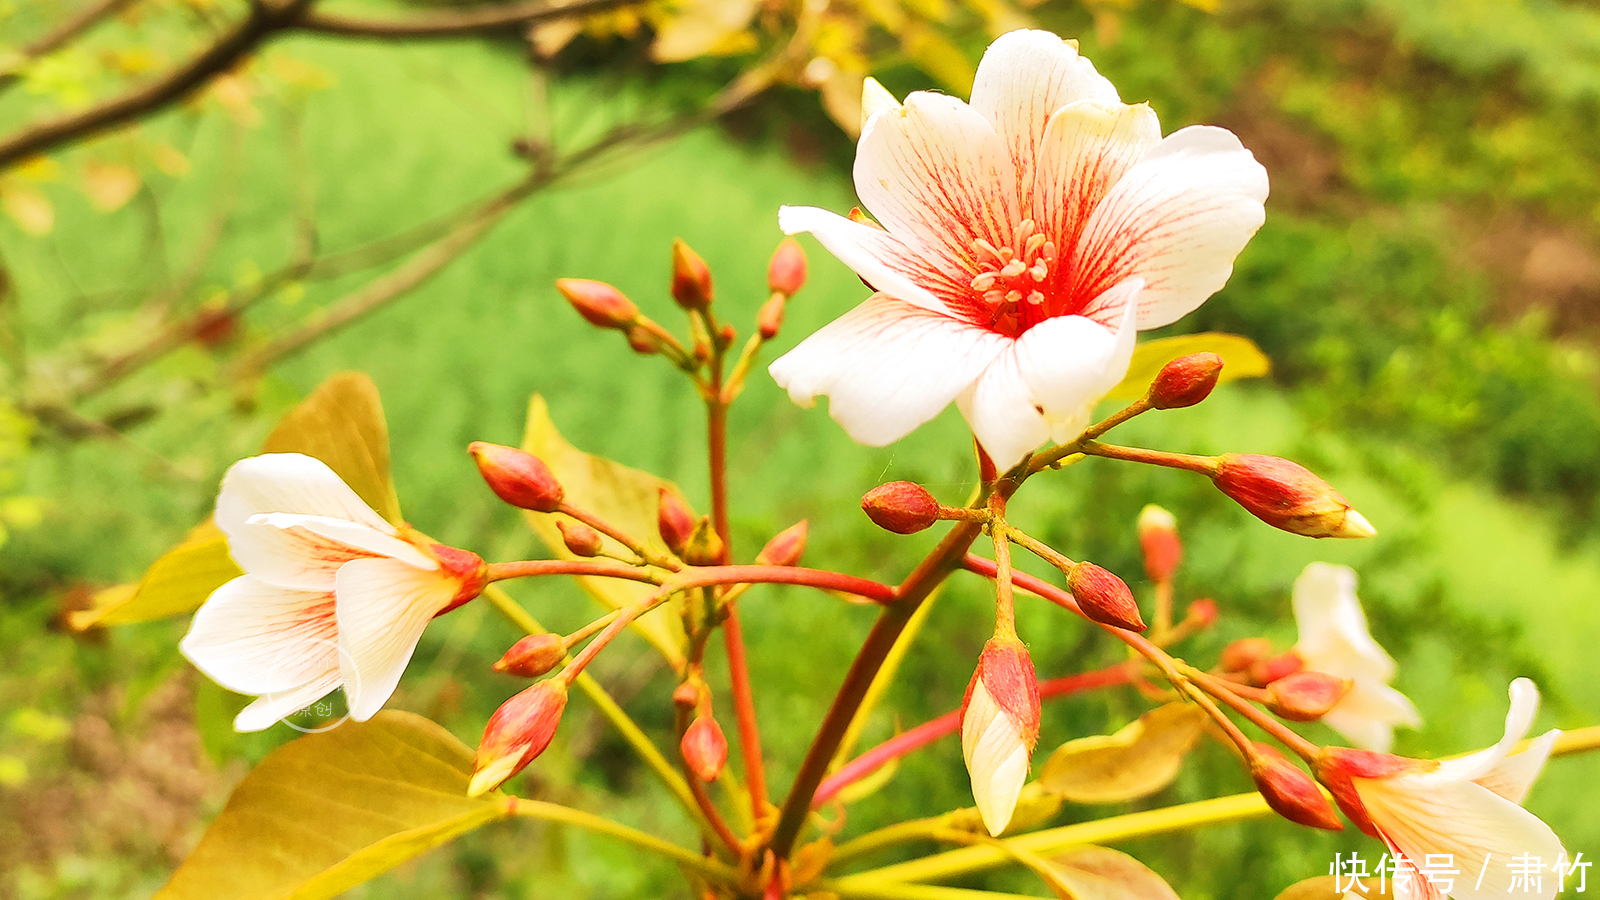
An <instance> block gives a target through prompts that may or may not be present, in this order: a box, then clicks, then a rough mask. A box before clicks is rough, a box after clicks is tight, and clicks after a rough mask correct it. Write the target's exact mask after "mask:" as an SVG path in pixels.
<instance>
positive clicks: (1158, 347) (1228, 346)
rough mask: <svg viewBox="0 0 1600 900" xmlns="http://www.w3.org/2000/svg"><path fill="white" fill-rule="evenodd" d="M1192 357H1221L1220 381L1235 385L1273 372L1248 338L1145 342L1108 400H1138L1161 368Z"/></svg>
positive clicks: (1206, 334)
mask: <svg viewBox="0 0 1600 900" xmlns="http://www.w3.org/2000/svg"><path fill="white" fill-rule="evenodd" d="M1191 353H1215V354H1217V355H1218V356H1220V357H1222V363H1223V365H1222V374H1221V375H1220V376H1219V377H1218V378H1217V382H1218V383H1219V384H1220V383H1222V382H1224V381H1236V380H1238V379H1240V378H1260V377H1262V376H1264V375H1266V374H1268V373H1270V372H1271V371H1272V361H1271V360H1269V359H1267V355H1266V354H1265V353H1262V352H1261V348H1260V347H1257V346H1256V345H1255V342H1254V341H1252V340H1250V339H1249V338H1247V337H1242V336H1240V335H1237V334H1227V333H1225V332H1221V331H1203V332H1201V333H1199V334H1183V335H1179V336H1177V337H1169V338H1158V339H1156V340H1153V341H1145V342H1144V343H1142V344H1140V345H1139V346H1137V347H1135V348H1133V362H1131V363H1129V364H1128V374H1127V376H1125V377H1124V378H1123V379H1122V383H1121V384H1119V385H1117V386H1116V387H1114V388H1112V389H1111V393H1109V394H1107V395H1106V399H1107V400H1137V399H1139V398H1140V397H1143V396H1144V392H1145V389H1146V388H1148V387H1150V382H1151V380H1153V379H1154V378H1155V377H1156V373H1158V372H1160V371H1161V367H1162V366H1164V365H1166V364H1167V363H1169V362H1172V361H1173V360H1175V359H1177V358H1178V357H1180V356H1188V355H1189V354H1191Z"/></svg>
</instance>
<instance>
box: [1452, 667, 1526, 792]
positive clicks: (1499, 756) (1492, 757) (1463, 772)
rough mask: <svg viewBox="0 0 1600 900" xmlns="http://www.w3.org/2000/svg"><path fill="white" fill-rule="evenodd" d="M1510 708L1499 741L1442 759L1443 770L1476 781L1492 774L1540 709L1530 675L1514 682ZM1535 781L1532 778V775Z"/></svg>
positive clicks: (1521, 736) (1521, 737) (1511, 689)
mask: <svg viewBox="0 0 1600 900" xmlns="http://www.w3.org/2000/svg"><path fill="white" fill-rule="evenodd" d="M1509 693H1510V695H1511V708H1510V709H1509V710H1507V711H1506V731H1505V734H1504V735H1503V736H1501V738H1500V742H1499V743H1497V744H1495V745H1494V746H1493V747H1490V748H1488V749H1487V750H1480V751H1478V752H1477V753H1474V754H1472V755H1470V756H1463V757H1460V758H1459V759H1452V760H1447V761H1445V762H1443V763H1440V766H1439V768H1440V771H1441V772H1445V773H1447V774H1449V775H1451V776H1452V777H1456V778H1461V779H1466V780H1472V781H1475V780H1477V779H1479V778H1484V777H1486V776H1489V775H1490V773H1492V772H1494V771H1495V769H1496V768H1497V767H1499V766H1500V765H1501V763H1502V761H1503V760H1505V758H1506V757H1507V756H1508V755H1509V754H1510V753H1511V751H1512V750H1513V749H1515V748H1516V746H1517V744H1518V743H1520V742H1521V741H1522V739H1523V738H1524V737H1526V736H1527V734H1528V730H1529V729H1531V728H1532V727H1533V717H1534V716H1535V715H1537V714H1538V712H1539V689H1538V688H1537V687H1536V686H1534V683H1533V682H1532V681H1531V680H1529V679H1527V678H1518V679H1516V680H1514V681H1512V682H1511V687H1510V689H1509ZM1535 774H1537V772H1535ZM1529 783H1530V784H1531V783H1532V779H1531V778H1530V779H1529Z"/></svg>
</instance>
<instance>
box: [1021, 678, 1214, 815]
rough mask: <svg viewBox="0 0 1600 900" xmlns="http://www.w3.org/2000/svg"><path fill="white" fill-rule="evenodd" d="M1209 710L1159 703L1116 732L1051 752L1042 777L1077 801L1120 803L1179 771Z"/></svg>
mask: <svg viewBox="0 0 1600 900" xmlns="http://www.w3.org/2000/svg"><path fill="white" fill-rule="evenodd" d="M1204 721H1205V713H1203V712H1201V711H1200V709H1199V708H1198V707H1196V706H1193V705H1191V704H1188V703H1169V704H1167V705H1166V706H1161V707H1157V708H1156V709H1153V710H1151V711H1149V712H1147V713H1145V714H1144V715H1142V716H1140V717H1139V719H1138V721H1135V722H1131V723H1129V724H1128V725H1127V726H1126V727H1124V728H1123V729H1121V730H1120V731H1118V732H1117V733H1116V734H1108V735H1096V736H1094V737H1086V738H1078V739H1077V740H1075V741H1068V742H1067V743H1065V744H1062V745H1061V746H1060V747H1058V748H1057V749H1056V752H1054V753H1052V754H1050V759H1049V760H1048V761H1046V762H1045V764H1044V768H1043V770H1041V771H1040V773H1039V783H1040V784H1041V785H1043V786H1044V789H1045V790H1047V791H1051V792H1053V793H1056V794H1060V795H1061V796H1062V797H1065V798H1066V799H1067V800H1070V801H1071V802H1073V803H1121V802H1123V801H1127V800H1135V799H1138V798H1139V797H1145V796H1148V795H1150V794H1153V793H1155V792H1156V791H1159V790H1161V789H1162V788H1164V787H1166V786H1167V785H1169V784H1171V783H1172V780H1173V779H1174V778H1176V777H1178V770H1179V769H1180V768H1181V767H1182V766H1183V758H1184V757H1185V756H1187V755H1188V753H1189V751H1190V750H1192V749H1194V745H1195V741H1196V740H1198V739H1199V737H1200V727H1201V723H1203V722H1204Z"/></svg>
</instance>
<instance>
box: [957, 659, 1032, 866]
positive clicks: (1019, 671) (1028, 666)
mask: <svg viewBox="0 0 1600 900" xmlns="http://www.w3.org/2000/svg"><path fill="white" fill-rule="evenodd" d="M1038 740H1039V687H1038V685H1037V683H1036V682H1035V680H1034V673H1033V662H1032V660H1030V659H1029V658H1028V651H1027V650H1026V649H1025V648H1024V647H1023V646H1022V643H1021V642H1020V641H1018V640H1016V639H1015V638H1011V639H1009V640H1008V639H1002V638H994V639H992V640H990V641H989V643H988V644H986V645H985V646H984V648H983V654H982V655H981V656H980V657H979V658H978V668H977V671H975V672H973V673H972V682H971V684H969V685H968V686H967V697H966V700H965V702H963V703H962V705H961V756H962V758H963V759H964V760H965V761H966V763H967V774H968V775H970V776H971V777H972V797H973V799H974V800H975V801H976V802H977V805H978V815H979V816H981V817H982V818H983V825H984V827H985V828H987V829H989V833H990V834H991V835H998V834H1000V833H1001V832H1002V831H1005V830H1006V826H1007V825H1009V824H1010V823H1011V814H1012V813H1013V812H1014V811H1015V810H1016V808H1017V797H1019V796H1020V795H1021V794H1022V787H1023V785H1025V784H1027V782H1028V761H1029V759H1030V757H1032V755H1033V747H1034V744H1035V743H1037V742H1038Z"/></svg>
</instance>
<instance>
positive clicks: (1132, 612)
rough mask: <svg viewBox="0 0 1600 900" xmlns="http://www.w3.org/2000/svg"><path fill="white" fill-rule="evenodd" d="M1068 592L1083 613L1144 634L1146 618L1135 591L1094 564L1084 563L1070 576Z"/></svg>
mask: <svg viewBox="0 0 1600 900" xmlns="http://www.w3.org/2000/svg"><path fill="white" fill-rule="evenodd" d="M1067 590H1069V591H1071V592H1072V596H1073V597H1075V598H1077V600H1078V608H1079V609H1082V610H1083V614H1084V615H1086V616H1088V617H1089V618H1090V619H1093V620H1094V621H1096V622H1100V623H1102V624H1105V625H1113V626H1115V627H1117V628H1126V629H1127V630H1129V631H1143V630H1144V629H1145V624H1144V619H1143V618H1141V617H1140V615H1139V604H1138V603H1136V602H1135V601H1134V599H1133V592H1132V591H1130V590H1128V585H1127V584H1126V583H1124V582H1123V580H1122V579H1121V578H1118V577H1117V576H1115V575H1113V574H1111V573H1110V572H1108V571H1106V570H1105V569H1102V568H1100V567H1099V566H1097V565H1095V564H1094V563H1088V562H1082V563H1078V564H1077V565H1076V566H1073V567H1072V571H1070V572H1068V573H1067Z"/></svg>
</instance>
